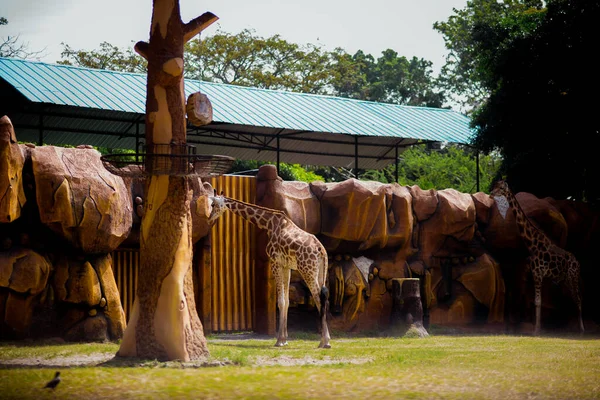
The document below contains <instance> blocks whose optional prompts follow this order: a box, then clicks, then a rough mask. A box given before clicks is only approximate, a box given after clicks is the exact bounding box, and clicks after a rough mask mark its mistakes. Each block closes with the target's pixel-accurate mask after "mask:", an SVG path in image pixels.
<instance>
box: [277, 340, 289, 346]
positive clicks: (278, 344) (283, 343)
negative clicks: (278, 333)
mask: <svg viewBox="0 0 600 400" xmlns="http://www.w3.org/2000/svg"><path fill="white" fill-rule="evenodd" d="M287 345H288V344H287V342H279V341H278V342H277V343H275V347H283V346H287Z"/></svg>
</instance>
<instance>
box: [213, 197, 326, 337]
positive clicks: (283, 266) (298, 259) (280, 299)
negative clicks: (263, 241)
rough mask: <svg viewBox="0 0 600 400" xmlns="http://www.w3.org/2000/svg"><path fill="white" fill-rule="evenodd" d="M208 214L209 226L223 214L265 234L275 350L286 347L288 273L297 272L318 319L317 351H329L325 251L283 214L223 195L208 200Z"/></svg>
mask: <svg viewBox="0 0 600 400" xmlns="http://www.w3.org/2000/svg"><path fill="white" fill-rule="evenodd" d="M209 200H210V202H211V204H212V210H211V213H210V216H209V218H208V221H209V224H211V225H212V224H213V223H214V222H215V221H216V220H217V219H218V218H219V217H220V216H221V215H222V214H223V213H224V212H225V211H226V210H230V211H231V212H233V213H234V214H236V215H239V216H240V217H242V218H244V219H245V220H247V221H248V222H250V223H253V224H254V225H256V226H257V227H258V228H260V229H264V230H266V232H267V236H268V240H267V255H268V256H269V260H270V263H271V271H272V272H273V277H274V278H275V284H276V288H277V306H278V308H279V329H278V331H277V342H276V343H275V346H286V345H287V317H288V308H289V305H290V295H289V288H290V277H291V271H292V270H297V271H298V272H299V274H300V276H302V279H304V282H305V283H306V285H307V286H308V289H309V290H310V292H311V294H312V296H313V299H314V301H315V305H316V307H317V310H318V311H319V314H320V317H321V342H320V343H319V347H322V348H330V347H331V345H330V344H329V340H330V336H329V328H328V326H327V310H328V308H329V291H328V289H327V286H326V280H327V268H328V261H327V251H326V250H325V247H323V245H322V244H321V242H320V241H319V240H318V239H317V238H316V237H315V236H314V235H313V234H311V233H308V232H306V231H304V230H302V229H300V228H299V227H298V226H297V225H296V224H294V222H293V221H292V220H291V219H290V218H289V217H288V216H287V215H286V214H285V213H284V212H283V211H279V210H273V209H270V208H266V207H261V206H257V205H255V204H249V203H245V202H243V201H240V200H235V199H232V198H229V197H225V196H223V195H220V196H217V195H216V193H215V195H214V196H209Z"/></svg>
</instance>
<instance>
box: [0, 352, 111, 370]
mask: <svg viewBox="0 0 600 400" xmlns="http://www.w3.org/2000/svg"><path fill="white" fill-rule="evenodd" d="M114 356H115V355H114V353H95V354H85V355H84V354H73V355H71V356H63V357H54V358H49V359H44V358H39V357H30V358H13V359H11V360H2V361H0V366H2V367H41V368H47V367H84V366H94V365H98V364H102V363H104V362H107V361H108V360H110V359H112V358H113V357H114Z"/></svg>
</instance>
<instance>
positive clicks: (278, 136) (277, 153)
mask: <svg viewBox="0 0 600 400" xmlns="http://www.w3.org/2000/svg"><path fill="white" fill-rule="evenodd" d="M277 176H279V134H277Z"/></svg>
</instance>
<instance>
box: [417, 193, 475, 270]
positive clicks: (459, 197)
mask: <svg viewBox="0 0 600 400" xmlns="http://www.w3.org/2000/svg"><path fill="white" fill-rule="evenodd" d="M430 198H431V196H426V197H424V199H425V201H427V202H428V203H429V202H431V200H430ZM437 198H438V208H437V210H436V211H435V213H433V214H431V216H430V217H429V218H428V219H426V220H421V221H420V222H419V225H418V226H419V230H418V237H417V241H418V242H417V243H418V245H417V247H418V248H419V259H420V260H422V261H423V262H424V263H425V265H428V266H432V265H434V264H435V263H434V262H433V260H432V257H452V256H457V257H462V256H468V255H469V248H470V243H471V241H472V240H473V237H474V233H475V215H476V213H475V204H474V203H473V199H472V197H471V195H469V194H466V193H460V192H458V191H456V190H454V189H444V190H440V191H438V192H437ZM414 204H415V208H423V207H422V206H420V205H419V204H418V201H417V200H414Z"/></svg>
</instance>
